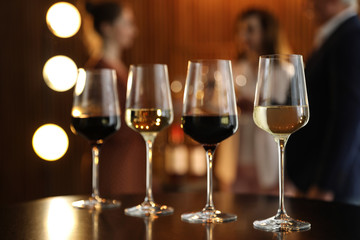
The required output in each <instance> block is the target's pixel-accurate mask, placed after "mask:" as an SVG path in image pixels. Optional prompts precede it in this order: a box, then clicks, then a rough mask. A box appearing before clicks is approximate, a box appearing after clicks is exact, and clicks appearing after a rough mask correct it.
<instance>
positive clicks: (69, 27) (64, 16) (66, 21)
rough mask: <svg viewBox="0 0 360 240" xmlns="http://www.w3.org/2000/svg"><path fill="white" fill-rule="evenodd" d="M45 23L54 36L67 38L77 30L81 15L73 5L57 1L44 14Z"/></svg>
mask: <svg viewBox="0 0 360 240" xmlns="http://www.w3.org/2000/svg"><path fill="white" fill-rule="evenodd" d="M46 23H47V25H48V27H49V29H50V31H51V32H52V33H53V34H54V35H55V36H57V37H61V38H68V37H71V36H73V35H75V34H76V33H77V32H78V31H79V29H80V25H81V17H80V13H79V11H78V10H77V8H76V7H75V6H74V5H72V4H70V3H67V2H58V3H55V4H54V5H52V6H51V7H50V8H49V10H48V12H47V14H46Z"/></svg>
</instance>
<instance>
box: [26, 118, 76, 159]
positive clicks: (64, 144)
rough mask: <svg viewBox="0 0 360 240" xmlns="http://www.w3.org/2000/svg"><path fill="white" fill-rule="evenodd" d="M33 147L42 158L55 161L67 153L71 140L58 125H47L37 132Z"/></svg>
mask: <svg viewBox="0 0 360 240" xmlns="http://www.w3.org/2000/svg"><path fill="white" fill-rule="evenodd" d="M32 145H33V149H34V151H35V153H36V154H37V155H38V156H39V157H40V158H42V159H44V160H47V161H55V160H58V159H60V158H61V157H62V156H64V154H65V153H66V151H67V149H68V147H69V139H68V136H67V134H66V132H65V131H64V130H63V129H62V128H61V127H59V126H58V125H55V124H45V125H43V126H41V127H39V128H38V129H37V130H36V131H35V133H34V136H33V139H32Z"/></svg>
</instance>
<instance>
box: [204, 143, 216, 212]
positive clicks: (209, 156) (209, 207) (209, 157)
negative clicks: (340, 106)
mask: <svg viewBox="0 0 360 240" xmlns="http://www.w3.org/2000/svg"><path fill="white" fill-rule="evenodd" d="M204 148H205V151H206V162H207V198H206V206H205V208H204V209H203V211H215V207H214V202H213V196H212V194H213V156H214V152H215V149H216V145H204Z"/></svg>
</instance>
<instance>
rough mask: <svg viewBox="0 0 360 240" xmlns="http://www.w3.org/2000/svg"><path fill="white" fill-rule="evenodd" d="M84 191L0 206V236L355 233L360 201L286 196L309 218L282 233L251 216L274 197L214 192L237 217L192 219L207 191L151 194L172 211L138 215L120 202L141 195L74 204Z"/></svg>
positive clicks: (269, 207)
mask: <svg viewBox="0 0 360 240" xmlns="http://www.w3.org/2000/svg"><path fill="white" fill-rule="evenodd" d="M83 197H84V196H59V197H49V198H44V199H39V200H34V201H30V202H25V203H19V204H13V205H8V206H1V207H0V208H1V211H0V215H1V218H0V219H1V220H0V239H15V240H16V239H77V240H81V239H96V240H98V239H106V240H107V239H146V240H149V239H153V240H162V239H187V240H190V239H212V240H219V239H229V240H231V239H237V240H239V239H252V240H256V239H288V240H291V239H296V240H301V239H307V240H312V239H316V240H320V239H327V240H328V239H360V207H357V206H352V205H346V204H339V203H329V202H321V201H315V200H306V199H294V198H286V199H285V204H286V208H287V212H288V214H289V215H290V216H292V217H294V218H298V219H301V220H305V221H308V222H310V223H311V224H312V228H311V230H309V231H305V232H292V233H286V234H279V233H271V232H263V231H260V230H256V229H254V228H253V226H252V222H253V221H254V220H256V219H264V218H266V217H270V216H273V215H274V214H275V213H276V210H277V204H278V203H277V201H278V198H277V197H273V196H257V195H236V194H225V193H215V194H214V202H215V206H216V208H218V209H219V210H222V211H224V212H229V213H235V214H237V216H238V219H237V221H235V222H230V223H221V224H191V223H186V222H183V221H181V218H180V216H181V214H182V213H184V212H189V211H194V210H200V209H202V207H203V206H204V204H205V200H206V196H205V194H200V193H172V194H156V195H155V200H156V202H158V203H162V204H167V205H169V206H172V207H174V208H175V212H174V214H173V215H171V216H162V217H158V218H154V219H151V218H145V219H143V218H137V217H130V216H126V215H124V208H126V207H131V206H133V205H135V204H137V203H140V202H142V200H143V197H144V196H143V195H123V196H120V197H119V200H120V201H121V202H122V205H121V207H120V208H117V209H109V210H102V211H89V210H84V209H75V208H73V207H72V206H71V203H72V202H73V201H75V200H79V199H82V198H83Z"/></svg>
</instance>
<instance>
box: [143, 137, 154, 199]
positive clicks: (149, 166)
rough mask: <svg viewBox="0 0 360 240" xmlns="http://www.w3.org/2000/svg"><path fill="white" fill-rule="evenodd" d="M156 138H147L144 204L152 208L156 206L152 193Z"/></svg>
mask: <svg viewBox="0 0 360 240" xmlns="http://www.w3.org/2000/svg"><path fill="white" fill-rule="evenodd" d="M153 142H154V137H146V138H145V144H146V196H145V200H144V203H145V204H149V205H151V206H153V205H154V198H153V193H152V150H153Z"/></svg>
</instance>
